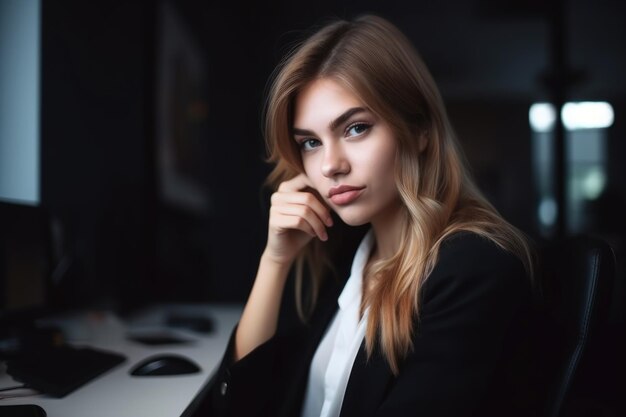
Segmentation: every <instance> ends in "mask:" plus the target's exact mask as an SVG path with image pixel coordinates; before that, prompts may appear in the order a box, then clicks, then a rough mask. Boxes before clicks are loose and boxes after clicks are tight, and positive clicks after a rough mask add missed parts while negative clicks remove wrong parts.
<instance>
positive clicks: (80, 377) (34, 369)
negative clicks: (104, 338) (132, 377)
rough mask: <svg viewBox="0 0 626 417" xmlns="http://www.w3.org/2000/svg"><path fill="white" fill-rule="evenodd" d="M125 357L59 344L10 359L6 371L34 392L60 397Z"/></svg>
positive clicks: (112, 366)
mask: <svg viewBox="0 0 626 417" xmlns="http://www.w3.org/2000/svg"><path fill="white" fill-rule="evenodd" d="M125 360H126V357H125V356H124V355H120V354H118V353H113V352H109V351H103V350H98V349H92V348H77V347H71V346H61V347H54V348H46V349H42V350H36V351H33V352H29V353H28V354H23V355H20V356H19V357H16V358H12V359H10V360H8V361H7V373H8V374H9V375H11V376H12V377H13V378H14V379H15V380H17V381H20V382H23V383H24V384H26V385H27V386H28V387H30V388H33V389H36V390H37V391H40V392H43V393H46V394H49V395H52V396H54V397H64V396H66V395H67V394H69V393H70V392H72V391H74V390H75V389H77V388H79V387H80V386H82V385H84V384H85V383H87V382H89V381H90V380H92V379H94V378H95V377H97V376H99V375H101V374H103V373H104V372H106V371H108V370H109V369H112V368H114V367H115V366H117V365H119V364H121V363H122V362H124V361H125Z"/></svg>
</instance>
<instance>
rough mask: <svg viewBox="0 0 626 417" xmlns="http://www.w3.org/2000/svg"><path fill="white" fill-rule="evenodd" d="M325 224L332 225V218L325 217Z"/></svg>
mask: <svg viewBox="0 0 626 417" xmlns="http://www.w3.org/2000/svg"><path fill="white" fill-rule="evenodd" d="M326 225H327V226H332V225H333V218H332V217H328V218H326Z"/></svg>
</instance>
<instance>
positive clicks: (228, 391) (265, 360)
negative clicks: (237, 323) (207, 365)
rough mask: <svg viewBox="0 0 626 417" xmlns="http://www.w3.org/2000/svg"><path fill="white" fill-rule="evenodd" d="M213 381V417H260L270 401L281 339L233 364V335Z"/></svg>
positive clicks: (275, 337)
mask: <svg viewBox="0 0 626 417" xmlns="http://www.w3.org/2000/svg"><path fill="white" fill-rule="evenodd" d="M236 332H237V327H235V328H234V329H233V332H232V334H231V336H230V340H229V342H228V346H227V348H226V351H225V353H224V357H223V358H222V362H221V363H220V366H219V367H218V369H217V371H216V374H215V377H214V378H213V382H212V384H213V385H212V387H211V390H210V392H209V398H210V402H211V407H210V408H211V411H212V414H211V415H212V416H215V417H226V416H260V415H263V413H264V410H265V405H266V402H267V401H268V398H270V397H271V395H270V394H271V389H272V387H274V384H273V383H272V380H271V378H272V375H273V372H272V371H273V370H274V368H275V365H274V363H275V358H276V355H277V350H278V346H280V344H281V342H280V341H279V339H280V336H274V337H272V338H271V339H269V340H268V341H267V342H265V343H263V344H261V345H259V346H258V347H257V348H255V349H254V350H253V351H251V352H250V353H249V354H247V355H246V356H245V357H243V358H241V359H240V360H238V361H236V362H235V361H234V359H233V358H234V349H235V334H236Z"/></svg>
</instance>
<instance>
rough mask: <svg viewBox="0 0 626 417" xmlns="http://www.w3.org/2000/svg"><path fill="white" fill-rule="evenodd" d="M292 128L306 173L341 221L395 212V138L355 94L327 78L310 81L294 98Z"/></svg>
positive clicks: (385, 216)
mask: <svg viewBox="0 0 626 417" xmlns="http://www.w3.org/2000/svg"><path fill="white" fill-rule="evenodd" d="M293 126H294V128H293V132H294V140H295V141H296V142H297V143H298V146H299V147H300V153H301V155H302V164H303V166H304V171H305V173H306V175H307V176H308V177H309V179H310V180H311V182H312V184H313V185H314V187H315V188H316V189H317V191H318V192H319V193H320V194H321V196H322V197H323V198H324V201H325V202H326V204H328V205H329V206H330V207H331V208H332V209H333V210H334V211H335V212H336V213H337V214H338V215H339V217H341V219H342V220H343V221H344V222H345V223H347V224H349V225H352V226H357V225H361V224H365V223H370V222H371V223H376V222H380V223H381V224H383V223H384V222H385V221H386V220H387V219H390V216H394V215H395V214H396V212H397V210H398V208H399V207H400V198H399V195H398V191H397V187H396V183H395V175H394V173H395V166H394V165H395V154H396V140H395V138H394V137H393V134H392V131H391V129H390V128H389V126H388V125H387V124H386V123H385V122H384V121H383V120H381V119H379V118H377V117H376V116H375V115H374V113H372V112H371V111H370V110H369V109H368V108H367V106H366V105H365V104H364V103H363V102H361V101H360V100H359V99H358V98H357V97H356V96H355V95H353V94H352V93H351V92H350V91H349V90H347V89H345V88H344V87H342V86H341V85H340V84H338V83H337V82H335V81H333V80H331V79H327V78H321V79H318V80H315V81H312V82H311V83H310V84H308V85H307V86H306V87H305V88H304V89H303V90H302V91H300V93H299V94H298V96H297V97H296V101H295V114H294V125H293Z"/></svg>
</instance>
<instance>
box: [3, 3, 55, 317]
mask: <svg viewBox="0 0 626 417" xmlns="http://www.w3.org/2000/svg"><path fill="white" fill-rule="evenodd" d="M40 15H41V1H40V0H35V1H24V2H16V1H2V0H0V39H3V40H4V42H0V325H4V324H7V322H8V321H14V320H18V319H20V320H21V319H24V318H25V317H28V316H30V315H31V314H35V312H39V311H41V310H42V309H43V307H44V306H45V305H46V300H47V286H48V284H49V283H48V277H49V259H50V256H49V255H50V253H49V247H50V245H49V243H50V239H49V236H50V235H49V225H48V221H47V218H46V215H45V213H44V209H42V208H41V201H40V179H41V173H40V166H41V165H40V144H41V141H40V117H39V114H40V96H41V92H40V56H41V50H40V49H41V36H40V32H41V25H40V20H41V18H40Z"/></svg>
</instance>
